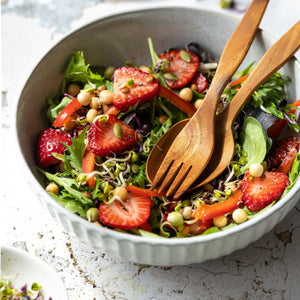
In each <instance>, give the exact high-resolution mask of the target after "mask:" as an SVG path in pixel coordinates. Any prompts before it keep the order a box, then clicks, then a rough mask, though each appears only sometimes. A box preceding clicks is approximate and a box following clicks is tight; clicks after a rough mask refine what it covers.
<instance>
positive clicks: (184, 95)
mask: <svg viewBox="0 0 300 300" xmlns="http://www.w3.org/2000/svg"><path fill="white" fill-rule="evenodd" d="M179 97H180V98H181V99H183V100H184V101H186V102H190V101H191V100H192V99H193V92H192V90H191V89H190V88H188V87H186V88H183V89H182V90H181V91H180V92H179Z"/></svg>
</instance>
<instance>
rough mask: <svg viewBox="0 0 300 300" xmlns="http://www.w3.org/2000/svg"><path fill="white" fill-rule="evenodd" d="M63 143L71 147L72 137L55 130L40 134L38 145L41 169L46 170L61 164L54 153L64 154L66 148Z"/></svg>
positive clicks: (50, 129)
mask: <svg viewBox="0 0 300 300" xmlns="http://www.w3.org/2000/svg"><path fill="white" fill-rule="evenodd" d="M61 142H64V143H66V144H68V145H71V144H72V141H71V137H70V135H69V134H66V133H64V132H62V131H61V130H59V129H53V128H47V129H45V130H43V131H42V132H41V133H40V135H39V138H38V144H37V160H38V164H39V166H40V167H42V168H45V167H48V166H51V165H55V164H57V163H59V160H58V159H57V158H55V157H54V156H53V155H52V153H58V154H63V153H64V151H65V149H66V147H65V146H64V145H63V144H62V143H61Z"/></svg>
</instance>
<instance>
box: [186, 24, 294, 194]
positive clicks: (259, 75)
mask: <svg viewBox="0 0 300 300" xmlns="http://www.w3.org/2000/svg"><path fill="white" fill-rule="evenodd" d="M299 47H300V21H298V22H297V23H296V24H295V25H294V26H293V27H292V28H291V29H290V30H289V31H287V32H286V33H285V34H284V35H283V36H282V37H281V38H280V39H279V40H278V41H277V42H276V43H275V44H274V45H273V46H272V47H271V48H270V49H269V50H268V51H267V52H266V53H265V55H264V56H263V57H262V59H261V60H260V61H259V63H258V64H257V66H256V67H255V69H254V70H253V71H252V72H251V73H250V75H249V77H248V78H247V80H246V81H245V82H244V84H243V85H242V86H241V88H240V89H239V90H238V92H237V94H236V95H235V96H234V97H233V99H232V100H231V102H230V104H229V105H227V106H226V108H225V109H224V110H223V111H222V113H220V114H218V115H217V116H216V126H217V129H216V132H215V150H214V152H213V155H212V158H211V160H210V161H209V163H208V165H207V167H206V168H205V170H204V171H203V173H202V174H201V175H200V176H199V178H197V180H196V181H195V182H194V183H193V185H192V187H191V188H193V189H194V188H198V187H199V186H201V185H203V184H205V183H207V182H210V181H211V180H213V179H214V178H216V177H217V176H218V175H220V174H221V173H222V172H223V171H224V170H225V169H226V168H227V166H228V164H229V163H230V161H231V160H232V157H233V154H234V138H233V132H232V128H233V124H234V121H235V119H236V117H237V115H238V114H239V112H240V110H241V108H242V107H243V105H244V104H245V103H246V101H247V100H248V99H249V98H250V96H251V95H252V94H253V92H254V91H255V90H256V89H257V88H258V87H259V86H260V85H261V84H263V83H264V82H265V81H266V80H267V79H268V78H269V77H270V76H271V75H272V74H274V73H275V72H276V71H277V70H278V69H280V68H281V67H282V66H283V65H284V64H285V63H286V62H287V61H288V60H289V59H290V58H291V57H292V55H293V54H294V53H295V52H296V51H297V50H298V49H299Z"/></svg>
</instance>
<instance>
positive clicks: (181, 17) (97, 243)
mask: <svg viewBox="0 0 300 300" xmlns="http://www.w3.org/2000/svg"><path fill="white" fill-rule="evenodd" d="M236 25H237V20H235V19H232V18H229V17H226V16H224V15H222V14H219V13H216V12H211V11H205V10H201V9H198V8H187V7H183V6H181V7H171V6H166V7H160V8H156V9H151V8H150V9H148V10H144V9H143V10H136V11H132V12H126V13H121V14H118V15H113V16H110V17H107V18H103V19H100V20H97V21H95V22H93V23H91V24H88V25H86V26H84V27H82V28H81V29H79V30H76V31H75V32H73V33H71V34H70V35H68V36H67V37H65V38H64V39H63V40H61V41H60V42H59V43H57V44H56V45H55V46H54V47H53V48H52V49H51V50H50V51H49V52H48V53H47V54H46V55H45V56H44V57H43V59H42V60H41V61H40V62H39V64H38V65H37V66H36V68H35V69H34V70H33V72H32V73H31V75H30V77H29V79H28V80H27V82H26V84H25V86H24V88H23V90H22V92H21V95H20V98H19V102H18V105H17V106H16V108H15V110H16V111H15V117H16V120H15V122H16V123H15V125H16V128H15V140H16V142H17V144H18V151H19V152H20V153H19V155H18V156H19V158H20V164H21V167H22V170H23V171H24V173H25V176H24V177H25V178H26V179H27V181H28V183H29V185H30V186H31V188H32V190H33V192H34V193H35V194H36V195H37V197H38V199H39V200H40V202H41V203H42V205H43V206H44V208H45V209H46V210H47V211H48V212H49V213H50V215H51V216H52V217H53V218H54V219H55V220H56V221H57V222H58V223H60V224H61V225H62V226H63V227H64V229H65V230H66V231H68V232H70V233H71V234H73V235H75V236H77V237H78V238H79V239H80V240H82V241H84V242H87V243H89V244H91V245H92V246H93V247H95V248H99V249H101V250H103V251H105V252H107V253H108V254H110V255H112V256H114V257H116V258H119V259H123V260H126V261H131V262H135V263H141V264H149V265H163V266H173V265H187V264H191V263H200V262H204V261H206V260H210V259H215V258H218V257H221V256H224V255H228V254H230V253H232V252H233V251H235V250H238V249H241V248H244V247H246V246H247V245H248V244H250V243H251V242H254V241H256V240H257V239H259V238H260V237H262V236H263V235H264V234H265V233H267V232H268V231H270V230H271V229H272V228H273V227H274V226H275V225H276V224H278V223H279V222H280V221H281V220H282V219H283V218H284V217H285V216H286V214H287V213H288V212H289V211H290V210H291V209H292V208H293V207H294V206H295V205H296V203H297V201H298V199H299V196H300V195H299V185H300V183H299V180H298V182H297V183H296V185H295V186H294V187H293V189H292V190H291V191H290V192H289V194H288V195H287V196H286V197H284V198H283V199H281V200H280V201H279V202H278V203H276V204H275V205H274V206H273V207H272V208H270V209H269V210H267V211H266V212H264V213H261V214H259V215H258V216H256V217H255V218H253V219H252V220H249V221H247V222H246V223H244V224H241V225H239V226H236V227H234V228H232V229H228V230H226V231H223V232H218V233H214V234H211V235H207V236H199V237H191V238H181V239H162V238H161V239H159V238H158V239H154V238H143V237H140V236H134V235H129V234H125V233H121V232H116V231H114V230H111V229H107V228H104V227H99V226H95V225H93V224H90V223H89V222H87V221H85V220H83V219H81V218H80V217H78V216H76V215H74V214H72V213H71V212H69V211H67V210H66V209H64V208H63V207H61V206H60V205H59V204H57V203H56V202H55V201H54V200H53V199H52V198H51V197H50V196H49V195H48V194H47V193H46V192H45V191H44V188H43V186H42V185H43V178H42V176H41V174H40V173H39V171H38V170H37V166H36V162H35V153H34V147H35V143H36V138H37V135H38V133H39V131H40V130H42V129H43V128H45V127H47V126H48V125H47V121H46V120H45V117H44V115H45V105H46V102H45V99H46V97H48V96H54V95H55V93H56V91H57V90H58V88H59V86H60V82H61V80H62V77H63V75H62V72H63V70H64V68H65V67H66V63H67V62H68V59H69V57H70V56H71V55H72V53H73V52H74V50H82V51H83V52H84V54H85V57H86V61H87V62H89V63H90V64H91V65H115V66H118V65H122V63H123V62H124V61H126V60H132V61H134V62H136V63H138V64H145V63H149V64H150V63H151V61H150V54H149V52H148V45H147V38H148V37H151V38H152V39H153V42H154V46H155V49H156V51H157V52H158V53H159V52H160V51H163V50H165V49H167V48H170V47H175V46H180V45H184V44H186V43H188V42H191V41H197V42H198V43H199V44H200V45H201V46H202V48H204V49H207V50H209V51H211V52H212V53H213V54H214V55H215V56H216V57H219V56H220V54H221V52H222V49H223V47H224V45H225V44H226V42H227V40H228V39H229V37H230V34H231V33H232V32H233V30H234V28H235V26H236ZM273 42H274V39H273V38H272V37H270V36H269V35H268V34H266V33H265V32H262V31H259V32H258V33H257V36H256V38H255V40H254V42H253V45H252V47H251V49H250V51H249V54H248V55H247V57H246V59H245V62H244V63H243V64H242V66H241V68H243V67H245V66H247V65H249V64H250V63H251V62H252V61H258V60H259V58H260V57H261V56H262V55H263V53H264V52H265V51H266V49H267V48H268V47H269V46H270V45H271V44H272V43H273ZM283 72H284V73H286V74H287V75H289V76H290V77H291V78H292V82H293V83H295V82H300V67H299V63H298V61H296V60H295V59H292V60H291V62H289V63H288V64H287V65H286V66H285V67H284V68H283ZM299 89H300V86H299V84H298V87H297V85H296V84H293V85H291V87H289V91H288V92H289V99H297V97H298V98H299V97H300V90H299Z"/></svg>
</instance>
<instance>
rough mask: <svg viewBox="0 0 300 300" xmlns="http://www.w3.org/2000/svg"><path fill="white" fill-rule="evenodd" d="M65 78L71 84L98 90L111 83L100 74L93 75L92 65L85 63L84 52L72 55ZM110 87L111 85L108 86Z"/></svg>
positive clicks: (76, 52)
mask: <svg viewBox="0 0 300 300" xmlns="http://www.w3.org/2000/svg"><path fill="white" fill-rule="evenodd" d="M65 77H66V79H67V80H68V81H69V82H80V83H81V84H83V85H85V84H88V85H87V86H85V89H86V88H88V87H92V88H96V87H98V86H100V85H103V84H105V85H106V84H108V83H109V81H108V80H105V78H104V77H103V76H101V75H100V74H96V73H93V72H92V71H91V69H90V65H89V64H86V63H85V59H84V55H83V52H82V51H75V52H74V54H73V55H72V57H71V59H70V62H69V64H68V66H67V68H66V70H65ZM108 86H109V87H110V84H108Z"/></svg>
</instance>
